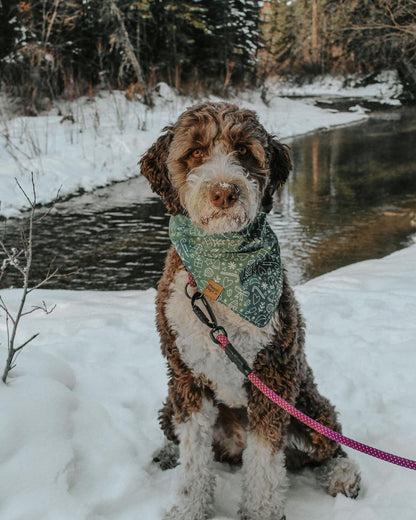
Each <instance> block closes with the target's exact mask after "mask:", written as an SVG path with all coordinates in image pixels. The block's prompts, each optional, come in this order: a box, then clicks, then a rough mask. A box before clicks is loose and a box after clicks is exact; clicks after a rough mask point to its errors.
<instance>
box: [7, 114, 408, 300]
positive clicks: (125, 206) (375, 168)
mask: <svg viewBox="0 0 416 520" xmlns="http://www.w3.org/2000/svg"><path fill="white" fill-rule="evenodd" d="M290 144H291V146H292V150H293V159H294V166H295V168H294V172H293V173H292V175H291V178H290V180H289V181H288V183H287V185H286V186H285V187H284V189H283V190H282V192H281V193H280V194H279V195H278V196H277V197H276V200H275V205H274V213H273V214H272V215H271V218H270V221H271V224H272V227H273V228H274V229H275V230H276V232H277V234H278V237H279V240H280V244H281V249H282V256H283V258H284V261H285V264H286V266H287V268H288V270H289V274H290V278H291V281H292V283H293V284H297V283H300V282H303V281H306V280H308V279H310V278H312V277H315V276H317V275H320V274H323V273H325V272H328V271H331V270H333V269H335V268H338V267H341V266H344V265H347V264H350V263H352V262H356V261H359V260H364V259H368V258H377V257H382V256H384V255H386V254H388V253H390V252H392V251H395V250H397V249H399V248H401V247H403V246H405V245H406V244H407V243H409V241H410V237H411V235H412V234H414V233H415V232H416V227H413V225H415V224H416V219H415V216H414V213H413V212H414V211H415V210H416V111H415V110H414V109H405V110H394V111H389V112H385V113H377V114H376V115H375V116H374V117H372V118H371V119H370V120H369V121H368V122H365V123H360V124H357V125H354V126H350V127H344V128H338V129H335V130H332V131H330V132H316V133H314V134H309V135H307V136H304V137H300V138H297V139H294V140H293V141H292V142H291V143H290ZM22 222H23V221H18V220H11V221H9V222H8V223H7V234H6V240H5V241H6V243H7V245H8V246H12V245H15V244H17V243H18V240H19V227H20V226H21V225H22ZM167 224H168V217H167V215H166V214H165V210H164V207H163V205H162V204H161V203H160V202H159V200H158V199H157V198H155V197H154V196H152V194H151V193H150V190H149V188H148V186H147V183H146V181H145V179H141V178H135V179H132V180H130V181H126V182H123V183H118V184H116V185H113V186H111V187H108V188H103V189H99V190H96V191H95V192H94V193H93V194H84V195H82V196H78V197H74V198H72V199H70V200H68V201H66V202H62V203H59V204H57V206H56V207H55V208H54V210H53V211H52V212H51V214H50V215H49V216H48V217H46V218H45V219H43V220H42V221H41V223H40V224H39V225H38V226H37V227H36V229H35V240H34V242H35V246H34V260H33V268H32V274H33V276H32V280H33V283H37V282H38V281H40V280H41V279H42V277H43V275H44V273H45V272H46V271H47V268H48V266H49V264H50V262H51V260H52V259H54V265H55V266H56V267H57V268H58V269H59V273H60V274H61V275H66V276H61V277H59V278H56V279H54V280H52V281H50V283H49V284H48V287H54V288H71V289H85V288H88V289H100V290H107V289H108V290H122V289H145V288H148V287H154V286H155V284H156V282H157V280H158V278H159V277H160V273H161V271H162V269H163V264H164V258H165V253H166V251H167V249H168V247H169V239H168V235H167ZM69 273H70V274H69ZM0 283H1V286H2V287H7V286H11V285H14V286H17V285H18V284H19V283H20V282H19V279H18V278H17V277H14V276H12V275H11V272H10V273H9V272H7V274H6V275H5V276H4V277H3V279H2V281H1V282H0Z"/></svg>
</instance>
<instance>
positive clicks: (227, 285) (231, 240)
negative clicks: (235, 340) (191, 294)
mask: <svg viewBox="0 0 416 520" xmlns="http://www.w3.org/2000/svg"><path fill="white" fill-rule="evenodd" d="M169 236H170V239H171V241H172V243H173V245H174V246H175V248H176V250H177V251H178V254H179V256H180V257H181V259H182V261H183V263H184V264H185V267H186V269H188V271H189V272H190V273H191V274H192V276H193V278H194V280H195V282H196V284H197V286H198V288H199V289H200V290H202V292H203V293H204V294H205V295H206V296H208V297H209V298H211V299H213V300H217V301H219V302H221V303H223V304H224V305H226V306H227V307H228V308H229V309H231V310H232V311H234V312H236V313H237V314H238V315H239V316H241V317H242V318H244V319H245V320H247V321H249V322H251V323H254V325H256V326H257V327H264V326H265V325H267V323H268V322H269V321H270V319H271V317H272V316H273V314H274V313H275V311H276V309H277V306H278V304H279V299H280V295H281V293H282V283H283V273H282V266H281V262H280V248H279V242H278V241H277V237H276V235H275V234H274V232H273V231H272V229H271V228H270V226H269V224H268V223H267V221H266V214H265V213H259V214H258V215H257V217H256V218H255V219H254V220H253V222H252V223H251V224H250V225H249V226H248V227H247V228H245V229H243V230H242V231H239V232H230V233H224V234H222V235H216V234H210V233H207V232H206V231H204V229H203V228H201V227H198V226H196V225H195V224H193V223H192V221H191V220H190V219H189V218H188V217H185V216H184V215H176V216H175V217H171V219H170V224H169Z"/></svg>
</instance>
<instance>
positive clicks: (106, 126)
mask: <svg viewBox="0 0 416 520" xmlns="http://www.w3.org/2000/svg"><path fill="white" fill-rule="evenodd" d="M268 96H269V98H270V102H269V104H268V105H265V104H264V103H263V102H262V100H261V96H260V93H259V92H248V93H245V94H241V95H240V96H239V97H238V98H233V99H232V100H231V101H233V102H235V103H237V104H239V105H242V106H245V107H247V108H251V109H253V110H255V111H257V112H258V114H259V117H260V120H261V121H262V123H263V124H264V126H265V127H266V128H267V129H268V130H269V131H270V132H273V133H275V134H277V135H278V136H279V137H280V138H281V139H283V140H285V139H287V138H289V137H291V136H294V135H299V134H304V133H306V132H310V131H312V130H315V129H318V128H330V127H333V126H337V125H344V124H348V123H352V122H356V121H360V120H362V119H363V118H365V117H366V115H365V114H363V113H348V112H336V111H334V110H324V109H322V108H318V107H315V106H311V105H310V104H307V103H305V102H302V101H298V100H297V101H295V100H289V99H285V98H281V97H278V96H277V95H276V93H275V92H273V90H270V92H269V94H268ZM210 99H211V100H213V101H220V100H221V99H220V98H214V97H211V98H210ZM7 102H8V100H7V99H6V98H5V96H4V95H3V96H2V97H1V98H0V215H3V216H5V217H11V216H15V215H17V214H18V213H19V210H20V209H22V208H25V207H26V206H27V201H26V199H25V197H24V196H23V195H22V193H21V191H20V189H19V188H18V186H17V184H16V180H15V179H18V180H19V182H20V184H21V185H22V186H23V188H24V190H25V191H26V193H28V194H30V193H31V180H30V173H31V172H33V174H34V180H35V184H36V189H37V200H38V202H41V203H48V202H51V201H53V200H54V199H55V198H56V195H57V193H58V190H60V195H62V196H66V195H70V194H73V193H75V192H77V191H80V190H82V191H91V190H93V189H95V188H97V187H99V186H105V185H108V184H109V183H111V182H114V181H120V180H125V179H128V178H130V177H133V176H135V175H137V174H138V167H137V162H138V159H139V158H140V156H141V155H142V154H143V153H144V152H145V151H146V150H147V148H148V147H149V146H150V145H151V144H152V143H153V142H154V141H155V140H156V139H157V137H158V136H159V135H160V132H161V130H162V128H164V127H165V126H166V125H167V124H169V123H173V122H175V120H176V118H177V117H178V115H179V114H180V113H181V112H182V111H183V110H184V109H185V108H186V107H187V106H190V105H192V104H193V103H194V101H193V100H191V99H189V98H185V97H181V96H178V95H177V94H176V93H175V92H174V91H173V90H172V89H171V88H169V87H168V86H167V85H166V84H163V83H162V84H159V85H158V86H157V88H156V95H155V107H154V108H153V109H149V108H148V107H146V106H145V105H143V104H142V103H140V102H139V101H137V100H136V101H128V100H127V98H126V96H125V93H124V92H120V91H113V92H100V93H99V94H98V95H97V96H96V97H94V98H93V99H90V98H87V97H86V98H81V99H79V100H77V101H74V102H72V103H69V102H68V103H64V102H61V103H60V104H59V103H58V105H59V106H55V108H53V109H52V110H50V111H49V112H47V113H45V114H42V115H39V116H38V117H15V116H13V115H12V113H11V110H10V109H6V108H7ZM1 107H2V108H1Z"/></svg>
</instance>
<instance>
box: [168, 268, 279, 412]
mask: <svg viewBox="0 0 416 520" xmlns="http://www.w3.org/2000/svg"><path fill="white" fill-rule="evenodd" d="M186 283H187V275H186V273H185V272H184V271H179V272H178V273H177V274H176V276H175V279H174V281H173V283H172V287H171V289H172V292H171V296H170V298H169V301H168V302H167V304H166V316H167V319H168V321H169V325H170V326H171V328H172V330H173V331H175V333H176V335H177V340H176V344H177V347H178V350H179V352H180V354H181V358H182V360H183V361H184V363H186V365H187V366H188V367H189V368H190V369H191V370H192V372H193V374H194V375H195V376H196V377H201V376H202V377H203V379H206V380H208V381H210V383H211V386H212V389H213V390H214V392H215V396H216V398H217V399H218V400H219V401H221V402H223V403H224V404H226V405H227V406H230V407H241V406H246V405H247V396H246V392H245V390H244V388H243V383H244V376H243V374H241V372H239V370H238V369H237V367H236V366H235V365H234V364H233V363H231V361H230V360H229V359H228V358H227V356H226V355H225V353H224V352H223V351H222V350H221V348H220V347H219V346H218V345H216V344H215V343H214V342H213V341H212V340H211V337H210V329H209V328H208V327H207V326H206V325H204V324H203V323H201V322H200V321H199V319H198V318H197V317H196V316H195V314H194V313H193V311H192V307H191V301H190V299H189V298H188V297H187V296H186V294H185V286H186ZM209 303H210V305H211V307H212V310H213V312H214V314H215V316H216V318H217V322H218V325H220V326H222V327H224V328H225V330H226V331H227V334H228V337H229V339H230V341H231V343H232V344H233V345H234V347H235V348H236V349H237V350H238V351H239V352H240V354H242V355H243V356H244V357H245V359H246V360H247V362H248V363H249V364H250V365H252V364H253V361H254V359H255V357H256V354H257V353H258V352H259V350H261V349H262V348H263V347H264V346H265V345H267V344H268V343H270V341H271V339H272V336H273V331H274V330H275V327H274V325H273V323H274V320H272V321H271V322H270V323H269V324H268V325H267V326H266V327H264V328H258V327H256V326H255V325H252V324H251V323H249V322H247V321H246V320H243V319H242V318H240V317H239V316H238V315H237V314H235V313H233V312H232V311H230V310H229V309H227V308H226V307H225V306H224V305H222V304H221V303H217V302H213V301H211V300H209Z"/></svg>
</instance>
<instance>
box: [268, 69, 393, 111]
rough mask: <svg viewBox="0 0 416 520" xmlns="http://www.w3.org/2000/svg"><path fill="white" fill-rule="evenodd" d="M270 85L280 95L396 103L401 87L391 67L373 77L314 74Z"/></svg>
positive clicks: (274, 82) (273, 82)
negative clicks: (306, 78)
mask: <svg viewBox="0 0 416 520" xmlns="http://www.w3.org/2000/svg"><path fill="white" fill-rule="evenodd" d="M271 84H272V86H273V88H274V89H275V90H276V91H277V92H278V93H279V95H281V96H334V97H345V98H365V99H367V100H371V101H375V102H378V103H384V104H386V105H394V106H400V105H401V102H400V100H399V98H400V96H401V95H402V94H403V86H402V84H401V82H400V79H399V77H398V74H397V72H396V71H394V70H385V71H383V72H380V73H379V74H378V75H377V76H376V77H375V78H371V81H369V79H368V75H367V76H366V75H364V74H351V75H350V76H347V77H346V76H343V75H338V76H336V75H335V76H334V75H322V76H314V77H313V78H312V80H311V81H309V82H308V81H307V80H306V81H303V82H302V83H301V84H299V82H298V81H292V82H290V81H287V80H285V81H284V82H281V81H279V80H277V81H276V80H274V81H272V82H271Z"/></svg>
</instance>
